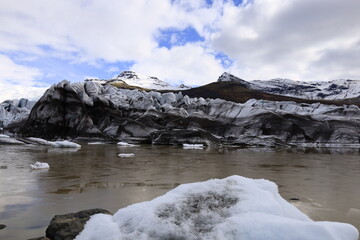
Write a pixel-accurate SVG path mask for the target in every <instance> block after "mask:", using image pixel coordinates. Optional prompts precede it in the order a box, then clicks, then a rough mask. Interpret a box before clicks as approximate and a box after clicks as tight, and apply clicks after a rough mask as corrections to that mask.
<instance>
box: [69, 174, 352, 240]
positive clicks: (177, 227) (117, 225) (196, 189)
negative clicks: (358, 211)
mask: <svg viewBox="0 0 360 240" xmlns="http://www.w3.org/2000/svg"><path fill="white" fill-rule="evenodd" d="M358 235H359V233H358V231H357V229H356V228H355V227H353V226H352V225H350V224H345V223H337V222H314V221H312V220H311V219H309V218H308V217H307V216H306V215H305V214H303V213H302V212H300V211H299V210H298V209H297V208H296V207H294V206H293V205H291V204H290V203H288V202H287V201H286V200H284V199H283V198H282V197H281V196H280V195H279V193H278V188H277V185H276V184H275V183H273V182H270V181H267V180H263V179H259V180H254V179H249V178H244V177H240V176H232V177H228V178H225V179H215V180H209V181H206V182H199V183H192V184H183V185H180V186H179V187H177V188H175V189H173V190H171V191H169V192H168V193H166V194H165V195H163V196H161V197H158V198H156V199H154V200H152V201H149V202H144V203H138V204H134V205H131V206H128V207H126V208H124V209H120V210H119V211H118V212H117V213H115V214H114V215H113V216H109V215H104V214H97V215H94V216H93V217H92V218H91V219H90V220H89V221H88V222H87V224H86V226H85V228H84V230H83V231H82V232H81V233H80V234H79V235H78V236H77V238H76V239H77V240H95V239H103V240H110V239H111V240H120V239H121V240H124V239H176V240H179V239H187V240H192V239H204V240H205V239H206V240H208V239H241V240H264V239H266V240H314V239H317V240H357V239H358Z"/></svg>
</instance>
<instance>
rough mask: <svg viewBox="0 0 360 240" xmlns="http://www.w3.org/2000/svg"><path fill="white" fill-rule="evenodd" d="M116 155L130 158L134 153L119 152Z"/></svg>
mask: <svg viewBox="0 0 360 240" xmlns="http://www.w3.org/2000/svg"><path fill="white" fill-rule="evenodd" d="M118 157H121V158H132V157H135V154H133V153H119V154H118Z"/></svg>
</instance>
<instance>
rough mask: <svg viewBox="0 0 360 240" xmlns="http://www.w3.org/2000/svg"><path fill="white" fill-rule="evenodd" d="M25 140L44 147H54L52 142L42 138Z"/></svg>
mask: <svg viewBox="0 0 360 240" xmlns="http://www.w3.org/2000/svg"><path fill="white" fill-rule="evenodd" d="M27 140H30V141H31V142H33V143H36V144H40V145H46V146H54V142H51V141H48V140H45V139H42V138H36V137H29V138H27Z"/></svg>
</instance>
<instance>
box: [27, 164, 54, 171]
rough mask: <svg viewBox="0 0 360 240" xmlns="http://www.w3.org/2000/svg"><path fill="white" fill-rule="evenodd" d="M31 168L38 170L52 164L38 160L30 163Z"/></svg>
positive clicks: (47, 167)
mask: <svg viewBox="0 0 360 240" xmlns="http://www.w3.org/2000/svg"><path fill="white" fill-rule="evenodd" d="M30 168H31V169H33V170H38V169H49V168H50V166H49V164H48V163H45V162H36V163H34V164H30Z"/></svg>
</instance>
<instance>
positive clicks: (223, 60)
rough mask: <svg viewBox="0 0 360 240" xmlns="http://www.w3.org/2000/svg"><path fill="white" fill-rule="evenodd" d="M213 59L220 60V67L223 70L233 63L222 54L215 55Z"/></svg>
mask: <svg viewBox="0 0 360 240" xmlns="http://www.w3.org/2000/svg"><path fill="white" fill-rule="evenodd" d="M215 58H216V59H219V60H220V62H221V65H222V66H223V67H224V68H229V67H230V66H231V65H232V64H233V63H234V61H233V60H232V59H231V58H229V57H228V56H227V55H225V54H223V53H217V54H215Z"/></svg>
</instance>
